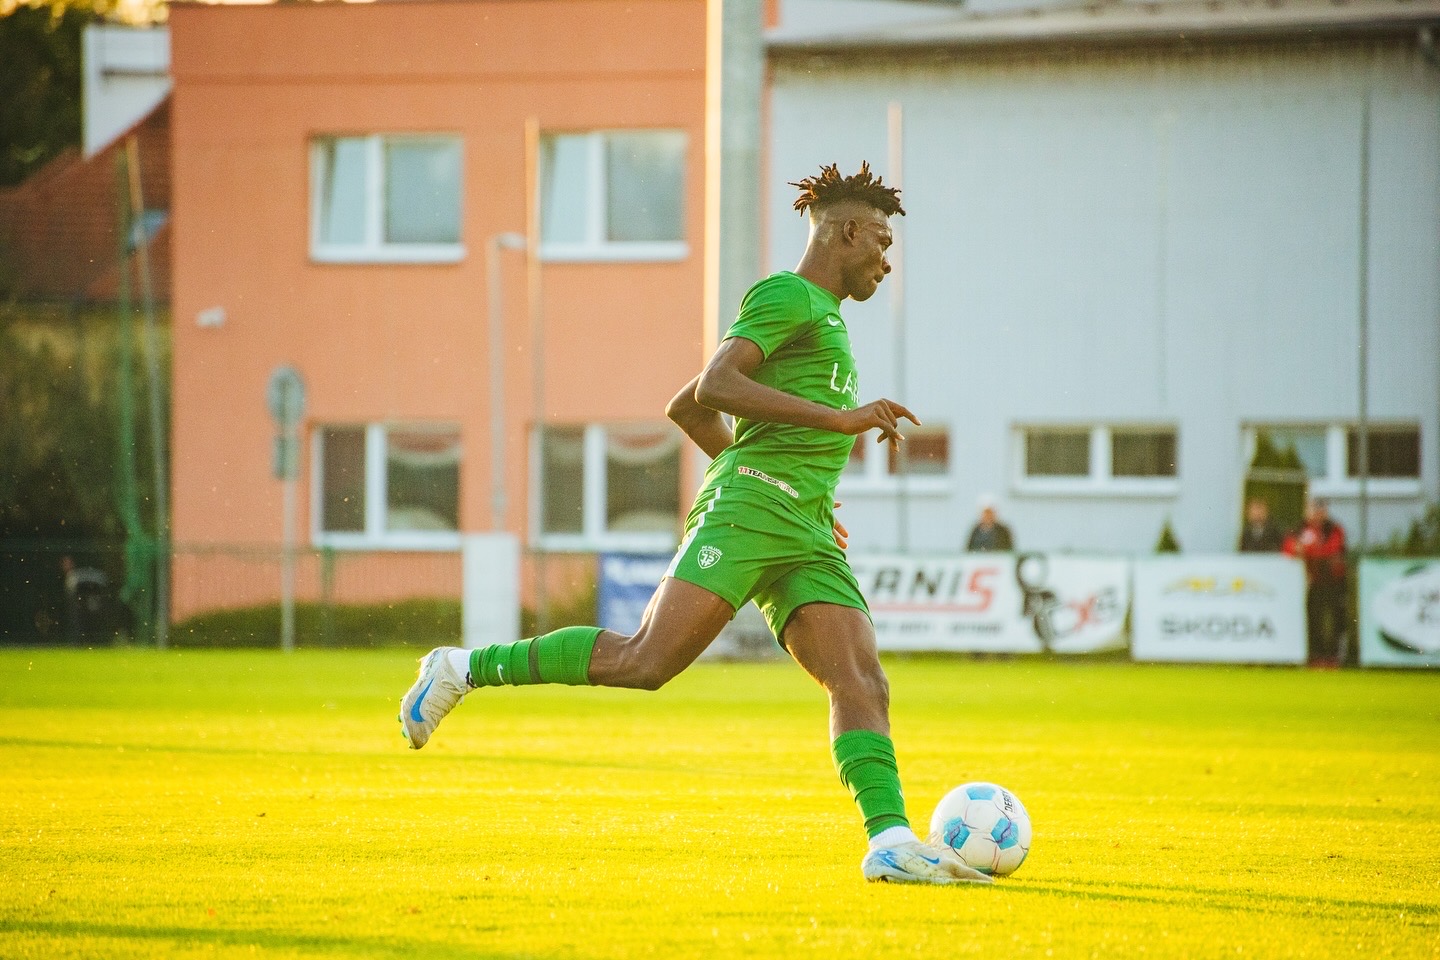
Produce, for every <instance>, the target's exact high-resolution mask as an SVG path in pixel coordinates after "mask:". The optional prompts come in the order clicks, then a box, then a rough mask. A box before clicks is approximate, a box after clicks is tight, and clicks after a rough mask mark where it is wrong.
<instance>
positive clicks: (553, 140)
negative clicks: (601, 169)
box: [540, 134, 590, 243]
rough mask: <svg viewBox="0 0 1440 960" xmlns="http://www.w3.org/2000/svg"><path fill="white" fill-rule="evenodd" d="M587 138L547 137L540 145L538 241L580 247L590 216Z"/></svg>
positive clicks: (562, 135)
mask: <svg viewBox="0 0 1440 960" xmlns="http://www.w3.org/2000/svg"><path fill="white" fill-rule="evenodd" d="M589 159H590V138H589V137H588V136H585V135H584V134H560V135H557V136H552V137H546V138H545V139H544V140H543V141H541V144H540V239H541V240H542V241H543V242H545V243H583V242H584V241H585V223H586V218H587V217H588V216H589V199H590V198H589V191H588V190H587V188H586V187H587V184H588V182H589Z"/></svg>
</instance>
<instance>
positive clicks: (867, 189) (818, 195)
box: [790, 161, 905, 217]
mask: <svg viewBox="0 0 1440 960" xmlns="http://www.w3.org/2000/svg"><path fill="white" fill-rule="evenodd" d="M790 186H792V187H799V188H800V196H799V197H798V198H797V199H796V200H795V209H796V210H798V211H799V212H800V213H804V212H805V211H806V210H810V211H811V212H814V211H816V210H821V209H824V208H825V207H828V206H829V205H830V204H832V203H839V202H840V201H842V200H858V201H860V202H861V203H867V204H869V205H870V206H872V207H874V208H875V209H876V210H879V211H880V212H881V213H883V214H885V216H887V217H891V216H894V215H895V214H897V213H898V214H900V216H902V217H903V216H905V208H904V207H902V206H900V188H899V187H887V186H885V183H884V181H883V180H882V179H881V178H880V177H877V176H875V175H874V174H872V173H871V172H870V163H869V162H868V161H861V163H860V172H859V173H857V174H855V175H854V176H850V177H842V176H840V165H839V164H838V163H832V164H830V166H828V167H827V166H825V165H824V164H821V165H820V175H819V176H818V177H806V178H805V179H803V180H801V181H799V182H793V181H792V182H791V183H790Z"/></svg>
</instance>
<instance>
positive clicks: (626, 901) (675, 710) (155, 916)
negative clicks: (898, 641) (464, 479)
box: [0, 650, 1440, 960]
mask: <svg viewBox="0 0 1440 960" xmlns="http://www.w3.org/2000/svg"><path fill="white" fill-rule="evenodd" d="M414 656H415V654H414V652H410V653H405V652H380V653H344V652H329V653H320V652H303V653H300V654H297V655H294V656H290V657H285V656H282V655H280V654H278V653H269V652H242V653H219V652H215V653H211V652H203V653H197V652H187V653H184V654H157V653H153V652H144V651H110V650H104V651H94V652H82V651H70V652H33V651H7V652H3V653H0V720H3V722H4V731H5V732H4V735H3V738H0V863H3V864H4V878H5V879H4V882H3V885H0V956H3V957H7V958H12V957H36V958H40V957H44V958H61V957H106V958H122V957H226V958H228V957H255V956H262V957H364V958H371V957H396V958H402V957H403V958H407V960H411V958H433V957H545V958H549V957H554V958H611V957H617V958H628V957H691V956H696V957H699V956H714V957H736V956H754V957H784V958H786V960H800V958H807V957H815V958H820V957H824V958H827V960H828V958H851V957H871V956H893V955H899V956H915V957H931V958H941V957H954V956H977V957H1001V956H1003V957H1007V958H1011V957H1047V956H1053V957H1092V956H1093V957H1114V956H1147V957H1185V958H1195V957H1227V958H1233V957H1245V956H1250V957H1315V958H1322V957H1323V958H1329V957H1339V956H1349V955H1356V954H1359V953H1363V954H1364V955H1366V956H1371V957H1389V956H1395V957H1434V956H1436V955H1437V951H1440V887H1437V878H1440V872H1437V869H1436V868H1437V862H1440V861H1437V855H1436V853H1435V851H1436V850H1437V849H1440V749H1437V747H1436V744H1437V734H1440V676H1435V675H1414V674H1399V673H1383V674H1373V673H1366V674H1361V673H1314V672H1307V671H1292V670H1264V669H1241V668H1184V667H1142V666H1135V665H1131V664H1120V663H1108V664H1081V663H1067V662H1062V663H1052V662H1037V661H1008V662H1000V661H967V660H942V659H916V660H898V661H893V662H889V663H888V664H887V666H888V669H889V672H890V675H891V680H892V685H893V692H894V701H895V707H894V715H895V738H896V742H897V746H898V750H899V757H900V762H901V772H902V775H903V777H904V780H905V784H906V794H907V798H908V802H909V804H910V812H911V815H912V817H913V818H914V819H915V820H916V821H917V822H923V821H924V820H926V819H928V814H929V810H930V807H931V806H932V805H933V804H934V803H935V801H936V800H937V799H938V798H939V797H940V795H941V794H942V793H943V792H944V791H945V790H947V789H948V788H949V787H951V786H954V785H955V784H957V783H961V782H964V781H966V780H975V779H988V780H995V781H998V782H1000V783H1003V784H1005V785H1007V786H1009V787H1010V788H1011V789H1013V790H1015V791H1016V792H1017V793H1018V794H1019V795H1020V797H1021V798H1022V799H1023V800H1024V801H1025V803H1026V805H1027V806H1028V808H1029V810H1030V812H1031V815H1032V817H1033V819H1034V823H1035V841H1034V848H1033V851H1032V853H1031V856H1030V859H1029V861H1028V862H1026V863H1025V865H1024V866H1023V867H1021V869H1020V871H1019V872H1018V873H1017V874H1016V875H1015V876H1014V877H1013V878H1010V879H1008V880H1005V881H1002V882H1001V883H999V884H997V885H996V886H995V887H994V888H985V889H976V888H951V889H920V888H903V887H884V886H878V885H867V884H865V883H864V882H863V881H862V880H861V878H860V872H859V861H860V856H861V853H862V848H863V838H862V835H861V831H860V829H859V826H858V817H857V815H856V813H855V811H854V809H853V808H852V806H851V805H850V801H849V798H848V797H846V796H845V795H844V793H843V791H842V789H841V788H840V786H839V783H838V782H837V780H836V777H835V773H834V771H833V769H832V768H831V764H830V759H829V755H828V749H827V737H826V734H825V727H824V710H825V706H824V701H823V698H822V697H821V695H820V693H819V691H818V690H817V689H816V688H814V686H813V685H812V684H811V683H810V681H808V680H807V679H806V678H805V677H803V676H802V675H801V674H800V672H799V671H798V670H797V669H795V668H794V667H793V666H792V665H790V664H788V663H776V664H765V665H701V666H699V667H696V668H695V669H693V670H692V671H691V672H689V673H687V674H685V675H683V676H682V677H681V678H680V679H679V680H678V681H676V682H675V683H674V684H673V685H671V686H670V687H667V688H666V689H665V690H663V691H661V692H660V693H658V694H641V693H628V692H623V691H609V690H592V689H571V688H530V689H519V690H516V689H504V690H487V691H481V692H479V693H477V694H475V695H473V696H472V697H471V698H470V699H469V700H468V701H467V703H466V704H465V705H464V706H462V707H461V708H460V710H459V711H458V712H457V713H455V714H454V715H453V716H452V717H451V718H450V719H449V720H447V721H446V723H445V724H444V725H443V726H442V727H441V728H440V730H439V732H438V733H437V734H436V736H435V739H434V740H433V741H432V742H431V745H430V746H428V747H427V748H426V749H425V750H423V751H421V752H419V753H414V752H411V751H407V750H406V749H404V745H403V741H402V740H401V738H400V736H399V734H398V727H397V725H396V723H395V704H396V700H397V698H398V696H399V694H400V693H401V692H402V691H403V689H404V688H405V687H406V686H407V685H408V683H409V680H410V677H411V676H412V675H413V670H414Z"/></svg>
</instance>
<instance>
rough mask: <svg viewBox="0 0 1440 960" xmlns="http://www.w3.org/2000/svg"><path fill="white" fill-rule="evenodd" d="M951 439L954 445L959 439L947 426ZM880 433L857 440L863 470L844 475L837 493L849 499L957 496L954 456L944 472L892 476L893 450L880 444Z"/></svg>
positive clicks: (860, 437) (946, 430)
mask: <svg viewBox="0 0 1440 960" xmlns="http://www.w3.org/2000/svg"><path fill="white" fill-rule="evenodd" d="M945 433H946V436H947V439H948V440H949V441H950V442H951V444H952V449H953V442H954V439H955V434H954V431H952V430H951V429H950V427H949V426H948V425H947V426H946V427H945ZM876 436H877V434H876V433H874V432H873V431H872V432H870V433H862V434H860V436H858V437H856V438H855V443H856V445H857V449H858V450H859V451H860V464H861V467H860V470H859V472H853V471H850V470H849V469H847V470H846V472H845V473H842V474H841V475H840V482H839V483H838V484H837V485H836V487H835V492H836V493H837V494H842V493H843V494H845V495H846V496H851V495H854V496H870V495H881V496H885V495H893V494H896V493H899V492H900V491H901V490H904V491H905V492H906V493H907V494H915V495H917V496H944V495H946V494H950V493H953V492H954V490H955V482H954V476H953V474H952V469H953V466H954V459H955V458H954V457H953V456H952V457H951V458H950V463H947V464H946V465H945V472H944V473H908V474H898V473H891V472H890V470H889V466H890V455H889V450H888V448H887V447H886V446H885V444H883V443H876V442H875V437H876Z"/></svg>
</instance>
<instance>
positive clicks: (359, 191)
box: [310, 135, 465, 263]
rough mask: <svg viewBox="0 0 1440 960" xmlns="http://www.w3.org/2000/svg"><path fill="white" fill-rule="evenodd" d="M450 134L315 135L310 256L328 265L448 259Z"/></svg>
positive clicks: (455, 199) (456, 170)
mask: <svg viewBox="0 0 1440 960" xmlns="http://www.w3.org/2000/svg"><path fill="white" fill-rule="evenodd" d="M461 168H462V162H461V148H460V138H459V137H454V136H419V135H415V136H383V137H382V136H369V137H320V138H317V139H316V140H314V141H313V142H312V144H311V190H312V198H311V216H310V220H311V227H310V255H311V257H313V258H314V259H315V260H320V261H324V262H329V263H347V262H349V263H362V262H376V261H381V262H386V261H388V262H410V263H424V262H436V263H451V262H455V261H457V260H459V259H460V258H461V257H463V256H464V253H465V251H464V247H462V246H461V243H460V219H461V189H460V182H461V172H462V169H461Z"/></svg>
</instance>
